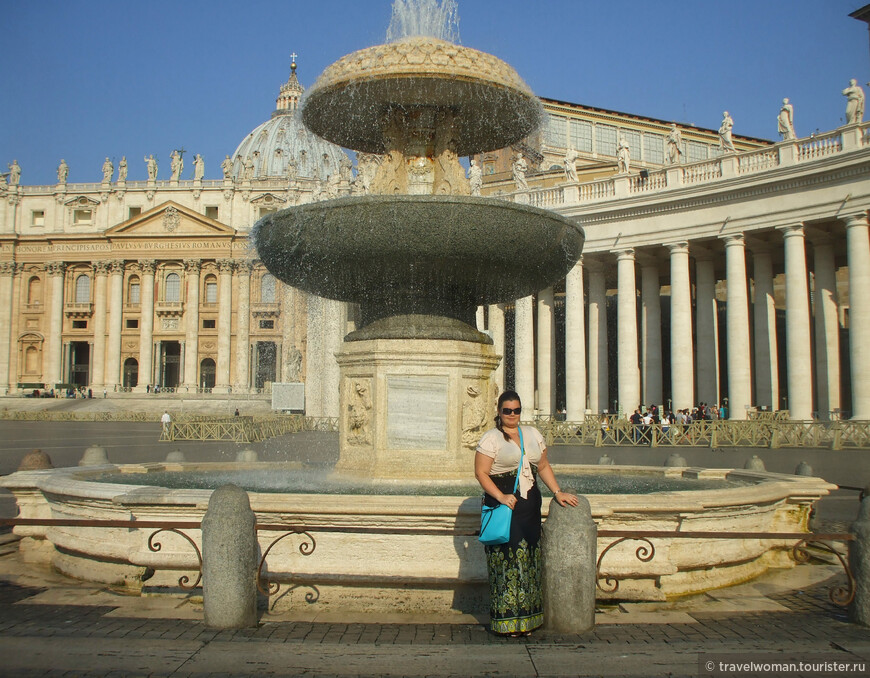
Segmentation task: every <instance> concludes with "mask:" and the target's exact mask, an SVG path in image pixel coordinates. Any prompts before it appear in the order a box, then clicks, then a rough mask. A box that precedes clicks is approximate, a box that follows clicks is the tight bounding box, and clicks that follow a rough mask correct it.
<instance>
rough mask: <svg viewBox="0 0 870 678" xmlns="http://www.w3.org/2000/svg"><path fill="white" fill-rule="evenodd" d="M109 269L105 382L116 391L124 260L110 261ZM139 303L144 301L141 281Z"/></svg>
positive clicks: (121, 327)
mask: <svg viewBox="0 0 870 678" xmlns="http://www.w3.org/2000/svg"><path fill="white" fill-rule="evenodd" d="M109 270H110V271H111V275H110V276H109V323H108V324H109V333H108V335H109V336H108V343H107V346H106V373H105V375H104V380H103V383H104V385H105V387H106V389H107V390H111V391H114V390H115V389H116V387H117V386H119V385H120V384H121V383H122V382H121V330H122V329H123V325H122V318H123V314H124V262H123V261H110V262H109ZM139 292H140V295H139V303H140V304H141V303H142V296H141V292H142V287H141V281H140V286H139Z"/></svg>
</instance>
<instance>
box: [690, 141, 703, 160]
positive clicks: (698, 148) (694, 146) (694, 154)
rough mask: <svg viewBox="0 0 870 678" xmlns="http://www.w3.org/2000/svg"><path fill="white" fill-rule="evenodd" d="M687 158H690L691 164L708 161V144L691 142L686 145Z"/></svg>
mask: <svg viewBox="0 0 870 678" xmlns="http://www.w3.org/2000/svg"><path fill="white" fill-rule="evenodd" d="M686 156H687V157H688V161H689V162H698V161H699V160H706V159H707V144H699V143H698V142H697V141H690V142H689V143H688V144H686Z"/></svg>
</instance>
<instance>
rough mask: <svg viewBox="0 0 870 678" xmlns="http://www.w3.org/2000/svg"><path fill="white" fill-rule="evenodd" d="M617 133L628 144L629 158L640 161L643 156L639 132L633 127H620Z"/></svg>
mask: <svg viewBox="0 0 870 678" xmlns="http://www.w3.org/2000/svg"><path fill="white" fill-rule="evenodd" d="M619 133H620V134H621V135H622V138H623V139H625V142H626V143H627V144H628V150H629V153H631V159H632V160H634V161H635V162H640V161H641V160H642V159H643V156H642V155H641V146H640V132H638V131H637V130H635V129H621V130H619Z"/></svg>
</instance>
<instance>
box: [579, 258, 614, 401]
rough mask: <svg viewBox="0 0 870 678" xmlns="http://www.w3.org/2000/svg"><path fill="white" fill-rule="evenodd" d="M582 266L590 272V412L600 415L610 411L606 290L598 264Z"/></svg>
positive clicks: (601, 267)
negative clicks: (607, 410)
mask: <svg viewBox="0 0 870 678" xmlns="http://www.w3.org/2000/svg"><path fill="white" fill-rule="evenodd" d="M585 266H586V268H587V269H588V270H589V343H588V346H589V349H588V350H589V375H588V376H589V409H590V411H591V412H592V413H593V414H601V413H602V412H603V411H604V410H606V409H608V408H609V407H610V403H608V402H607V400H608V397H609V393H608V384H609V375H608V373H607V288H606V287H605V284H604V266H603V265H602V264H601V263H600V262H598V261H587V262H586V263H585Z"/></svg>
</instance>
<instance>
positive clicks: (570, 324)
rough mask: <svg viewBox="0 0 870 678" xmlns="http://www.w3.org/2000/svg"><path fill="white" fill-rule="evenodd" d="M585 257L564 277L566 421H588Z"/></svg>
mask: <svg viewBox="0 0 870 678" xmlns="http://www.w3.org/2000/svg"><path fill="white" fill-rule="evenodd" d="M583 307H584V304H583V258H582V257H581V258H580V259H579V260H578V261H577V263H576V264H574V267H573V268H572V269H571V270H570V271H568V275H567V277H566V278H565V418H566V419H567V420H568V421H583V420H584V419H585V418H586V323H585V322H584V310H583Z"/></svg>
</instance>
